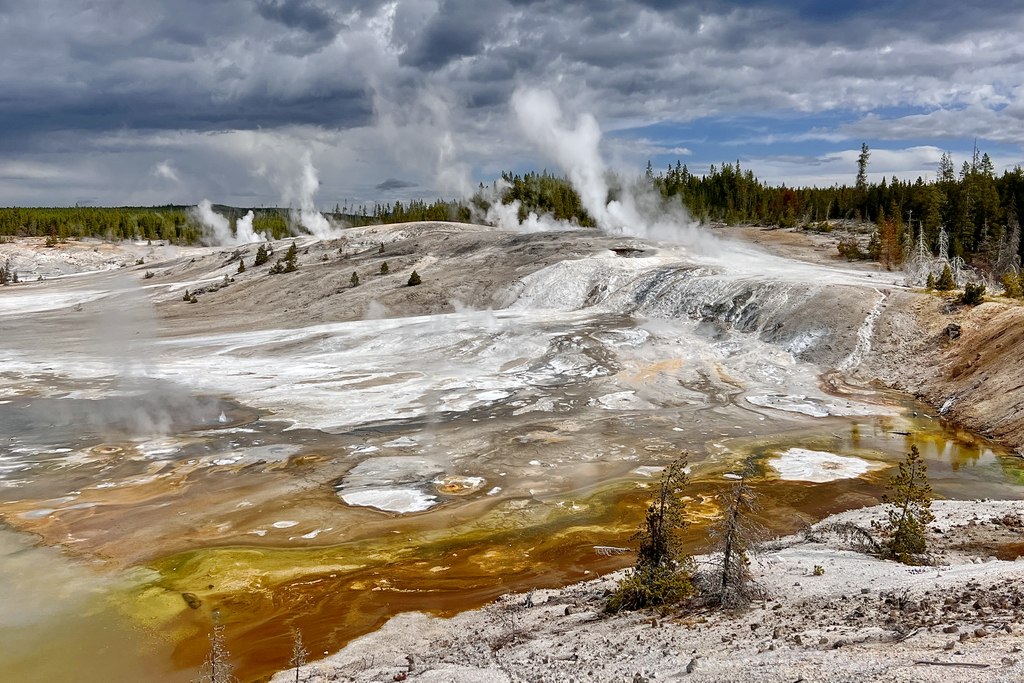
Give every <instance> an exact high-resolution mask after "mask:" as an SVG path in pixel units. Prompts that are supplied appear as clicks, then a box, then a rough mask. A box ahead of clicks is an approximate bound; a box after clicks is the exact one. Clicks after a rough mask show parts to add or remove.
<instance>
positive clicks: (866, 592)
mask: <svg viewBox="0 0 1024 683" xmlns="http://www.w3.org/2000/svg"><path fill="white" fill-rule="evenodd" d="M870 592H871V589H870V588H861V589H860V594H861V595H867V594H868V593H870Z"/></svg>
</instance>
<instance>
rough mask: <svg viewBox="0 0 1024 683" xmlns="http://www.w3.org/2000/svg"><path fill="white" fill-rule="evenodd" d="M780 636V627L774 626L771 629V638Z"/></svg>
mask: <svg viewBox="0 0 1024 683" xmlns="http://www.w3.org/2000/svg"><path fill="white" fill-rule="evenodd" d="M781 636H782V627H781V626H776V627H775V630H774V631H772V638H773V639H774V638H779V637H781Z"/></svg>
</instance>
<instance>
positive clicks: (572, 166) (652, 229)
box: [512, 88, 719, 252]
mask: <svg viewBox="0 0 1024 683" xmlns="http://www.w3.org/2000/svg"><path fill="white" fill-rule="evenodd" d="M512 109H513V111H514V112H515V115H516V118H517V120H518V121H519V125H520V127H521V128H522V130H523V133H524V134H525V135H526V137H527V138H528V139H529V140H530V141H531V142H532V143H533V144H534V145H535V146H536V147H537V148H538V149H540V150H542V151H544V152H545V153H547V154H549V155H550V156H551V158H552V160H553V161H554V162H555V163H557V164H558V165H559V166H560V167H561V168H562V170H563V171H565V173H566V174H567V175H568V176H569V181H570V182H571V183H572V184H573V187H575V188H576V191H577V192H579V194H580V200H581V202H582V203H583V206H584V208H586V210H587V212H588V213H589V214H590V215H591V216H592V217H593V218H594V220H595V221H596V222H597V225H598V227H600V228H601V229H602V230H604V231H606V232H610V233H617V234H622V235H630V236H634V237H645V238H653V239H658V240H665V241H671V242H677V243H680V244H684V245H686V246H690V247H693V248H696V249H697V250H699V251H703V252H714V251H718V250H719V242H718V240H717V239H715V238H714V237H713V236H712V235H711V234H710V233H707V232H705V231H703V230H701V229H700V227H699V224H698V222H697V221H695V220H694V219H693V218H692V217H691V216H690V215H689V214H688V213H687V212H686V211H685V209H683V207H682V206H680V205H673V206H668V205H666V204H665V202H663V201H662V200H661V197H659V196H655V194H654V193H653V192H652V191H651V190H650V189H649V188H641V187H638V186H625V187H621V188H620V187H616V188H614V190H615V192H614V194H615V195H616V196H615V197H614V198H613V197H612V194H613V188H612V187H611V185H610V184H609V178H612V177H613V176H612V175H611V174H610V173H609V171H608V169H607V167H606V166H605V163H604V160H603V159H602V157H601V152H600V144H601V128H600V126H599V125H598V123H597V120H596V119H595V118H594V117H593V115H591V114H582V115H580V116H579V117H578V118H577V119H576V121H575V122H574V123H573V124H570V123H567V122H566V120H565V116H564V115H563V113H562V108H561V107H560V106H559V104H558V100H556V99H555V96H554V95H553V94H552V93H551V92H550V91H547V90H538V89H535V88H519V89H517V90H516V91H515V93H513V95H512Z"/></svg>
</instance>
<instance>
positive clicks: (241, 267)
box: [237, 258, 245, 273]
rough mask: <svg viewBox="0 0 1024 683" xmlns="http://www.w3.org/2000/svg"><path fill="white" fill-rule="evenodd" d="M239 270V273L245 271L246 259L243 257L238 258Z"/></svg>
mask: <svg viewBox="0 0 1024 683" xmlns="http://www.w3.org/2000/svg"><path fill="white" fill-rule="evenodd" d="M237 272H239V273H244V272H245V259H243V258H240V259H238V271H237Z"/></svg>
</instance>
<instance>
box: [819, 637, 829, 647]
mask: <svg viewBox="0 0 1024 683" xmlns="http://www.w3.org/2000/svg"><path fill="white" fill-rule="evenodd" d="M818 645H828V638H826V637H825V636H822V637H821V638H818Z"/></svg>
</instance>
